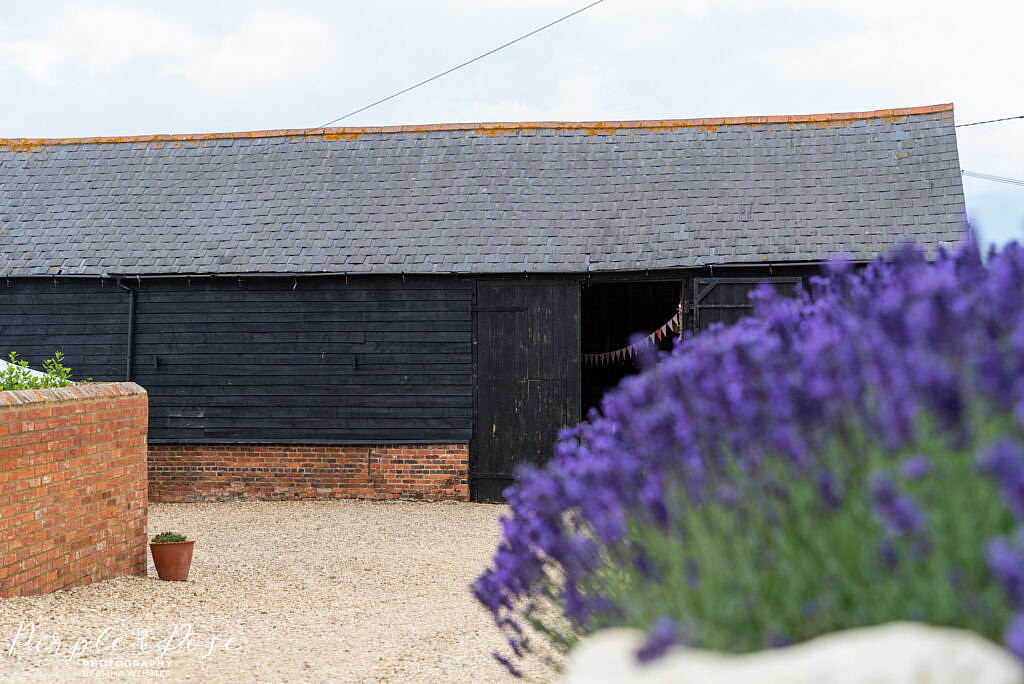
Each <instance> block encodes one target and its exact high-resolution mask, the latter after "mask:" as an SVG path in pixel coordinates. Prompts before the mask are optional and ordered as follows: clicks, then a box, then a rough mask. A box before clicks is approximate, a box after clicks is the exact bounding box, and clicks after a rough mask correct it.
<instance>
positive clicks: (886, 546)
mask: <svg viewBox="0 0 1024 684" xmlns="http://www.w3.org/2000/svg"><path fill="white" fill-rule="evenodd" d="M878 557H879V559H881V561H882V565H883V566H884V567H885V569H886V570H895V569H896V567H897V566H899V564H900V557H899V554H898V553H897V552H896V547H895V546H893V545H892V542H889V541H883V542H880V543H879V544H878Z"/></svg>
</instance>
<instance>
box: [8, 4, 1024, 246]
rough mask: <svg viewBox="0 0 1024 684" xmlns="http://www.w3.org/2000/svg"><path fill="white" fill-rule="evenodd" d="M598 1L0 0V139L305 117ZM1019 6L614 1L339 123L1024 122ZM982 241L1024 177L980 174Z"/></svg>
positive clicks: (997, 160)
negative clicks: (905, 114) (828, 117)
mask: <svg viewBox="0 0 1024 684" xmlns="http://www.w3.org/2000/svg"><path fill="white" fill-rule="evenodd" d="M587 2H588V0H493V1H490V2H479V0H477V1H470V0H434V1H433V2H415V1H412V0H409V1H406V2H398V1H394V0H381V1H375V2H370V1H364V2H354V1H336V2H326V1H324V2H314V1H308V0H290V1H289V2H276V3H275V2H260V1H258V0H250V1H247V2H217V1H215V0H205V1H200V2H190V1H182V2H166V1H164V2H142V1H127V0H124V1H116V0H115V1H111V2H93V1H89V2H46V1H38V2H24V1H23V0H0V92H2V93H4V97H3V100H2V106H0V137H78V136H92V135H138V134H146V133H190V132H214V131H237V130H255V129H268V128H304V127H314V126H319V125H321V124H323V123H325V122H327V121H329V120H331V119H333V118H335V117H337V116H340V115H341V114H343V113H345V112H348V111H351V110H353V109H356V108H358V107H360V106H362V105H365V104H368V103H369V102H372V101H374V100H376V99H379V98H381V97H384V96H386V95H389V94H391V93H392V92H395V91H397V90H400V89H402V88H404V87H406V86H408V85H411V84H412V83H415V82H416V81H419V80H421V79H423V78H426V77H428V76H431V75H433V74H435V73H437V72H440V71H443V70H445V69H447V68H449V67H451V66H454V65H455V64H458V63H460V62H462V61H465V60H466V59H469V58H471V57H474V56H476V55H478V54H480V53H482V52H485V51H487V50H489V49H491V48H493V47H496V46H497V45H499V44H501V43H504V42H506V41H508V40H511V39H512V38H515V37H517V36H519V35H521V34H523V33H526V32H527V31H530V30H532V29H534V28H537V27H539V26H541V25H543V24H546V23H548V22H550V21H552V20H554V19H556V18H558V17H559V16H562V15H563V14H567V13H568V12H570V11H572V10H574V9H578V8H579V7H582V6H583V5H585V4H587ZM1022 27H1024V2H1020V0H998V1H997V0H968V1H967V2H963V1H962V0H958V1H957V2H953V1H950V0H928V1H923V0H922V1H916V0H913V1H901V0H845V1H843V2H833V1H830V0H775V1H774V2H770V3H769V2H763V1H758V0H714V1H713V0H705V1H700V0H693V1H689V0H678V1H675V2H673V1H670V0H606V1H605V2H604V3H603V4H601V5H598V6H596V7H594V8H592V9H590V10H588V11H587V12H584V13H583V14H580V15H578V16H576V17H573V18H572V19H569V20H568V21H566V22H564V23H562V24H559V25H557V26H555V27H552V28H551V29H548V30H547V31H545V32H542V33H540V34H538V35H536V36H533V37H531V38H528V39H526V40H525V41H523V42H521V43H518V44H516V45H514V46H512V47H510V48H508V49H506V50H505V51H502V52H500V53H498V54H495V55H493V56H491V57H488V58H486V59H485V60H482V61H480V62H477V63H476V64H473V65H471V66H470V67H467V68H466V69H464V70H462V71H459V72H456V73H455V74H452V75H450V76H446V77H445V78H443V79H440V80H438V81H435V82H433V83H431V84H428V85H427V86H424V87H423V88H421V89H418V90H415V91H413V92H411V93H409V94H406V95H403V96H402V97H400V98H397V99H395V100H392V101H390V102H388V103H385V104H383V105H381V106H379V107H376V108H373V109H371V110H369V111H367V112H364V113H362V114H360V115H358V116H355V117H353V118H351V119H347V120H346V121H344V122H342V123H341V124H339V125H353V126H355V125H377V124H405V123H439V122H463V121H515V120H527V119H529V120H538V119H539V120H608V119H655V118H688V117H700V116H729V115H735V116H742V115H762V114H809V113H820V112H843V111H860V110H868V109H884V108H889V107H904V106H917V105H927V104H936V103H940V102H953V103H954V104H955V105H956V119H957V121H958V122H969V121H977V120H980V119H990V118H998V117H1002V116H1012V115H1019V114H1024V52H1022V51H1021V42H1020V41H1021V29H1022ZM958 138H959V149H960V162H961V166H962V167H963V168H964V169H968V170H971V171H977V172H982V173H988V174H994V175H999V176H1008V177H1011V178H1020V179H1024V119H1021V120H1017V121H1010V122H1006V123H1000V124H993V125H988V126H978V127H974V128H966V129H960V131H959V133H958ZM964 190H965V192H966V196H967V205H968V213H969V215H970V216H971V217H972V220H974V222H975V225H976V227H977V228H978V229H979V231H980V232H981V234H982V237H983V238H984V239H986V240H988V241H994V242H997V243H1001V242H1005V241H1007V240H1009V239H1011V238H1018V239H1019V238H1024V187H1020V186H1012V185H1005V184H999V183H993V182H990V181H984V180H975V179H971V178H965V179H964Z"/></svg>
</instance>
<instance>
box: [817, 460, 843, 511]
mask: <svg viewBox="0 0 1024 684" xmlns="http://www.w3.org/2000/svg"><path fill="white" fill-rule="evenodd" d="M818 492H819V494H821V500H822V501H823V502H825V505H826V506H827V507H828V509H829V510H831V511H836V510H839V507H840V506H842V505H843V497H842V495H841V494H840V493H839V486H838V485H837V484H836V478H835V475H833V474H832V471H831V470H826V471H825V472H823V473H822V474H821V475H819V476H818Z"/></svg>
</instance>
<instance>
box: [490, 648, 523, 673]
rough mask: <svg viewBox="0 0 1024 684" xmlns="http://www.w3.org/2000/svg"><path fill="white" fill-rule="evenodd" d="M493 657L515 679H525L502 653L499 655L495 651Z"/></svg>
mask: <svg viewBox="0 0 1024 684" xmlns="http://www.w3.org/2000/svg"><path fill="white" fill-rule="evenodd" d="M491 657H492V658H494V659H495V660H497V661H498V662H499V663H501V665H502V666H503V667H504V668H505V669H506V670H508V673H509V674H510V675H512V676H513V677H515V678H516V679H522V678H523V673H522V672H520V671H519V670H517V669H516V666H515V665H513V664H512V663H511V662H510V661H509V659H508V658H506V657H504V656H502V655H501V654H500V653H498V652H497V651H495V652H494V653H492V654H491Z"/></svg>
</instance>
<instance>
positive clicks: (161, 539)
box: [153, 532, 187, 544]
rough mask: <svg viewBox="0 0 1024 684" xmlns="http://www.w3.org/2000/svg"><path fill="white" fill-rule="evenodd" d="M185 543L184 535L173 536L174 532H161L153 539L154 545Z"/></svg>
mask: <svg viewBox="0 0 1024 684" xmlns="http://www.w3.org/2000/svg"><path fill="white" fill-rule="evenodd" d="M183 541H187V539H186V537H185V535H183V534H175V533H174V532H161V533H160V534H158V535H156V536H155V537H153V543H154V544H170V543H173V542H183Z"/></svg>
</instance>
